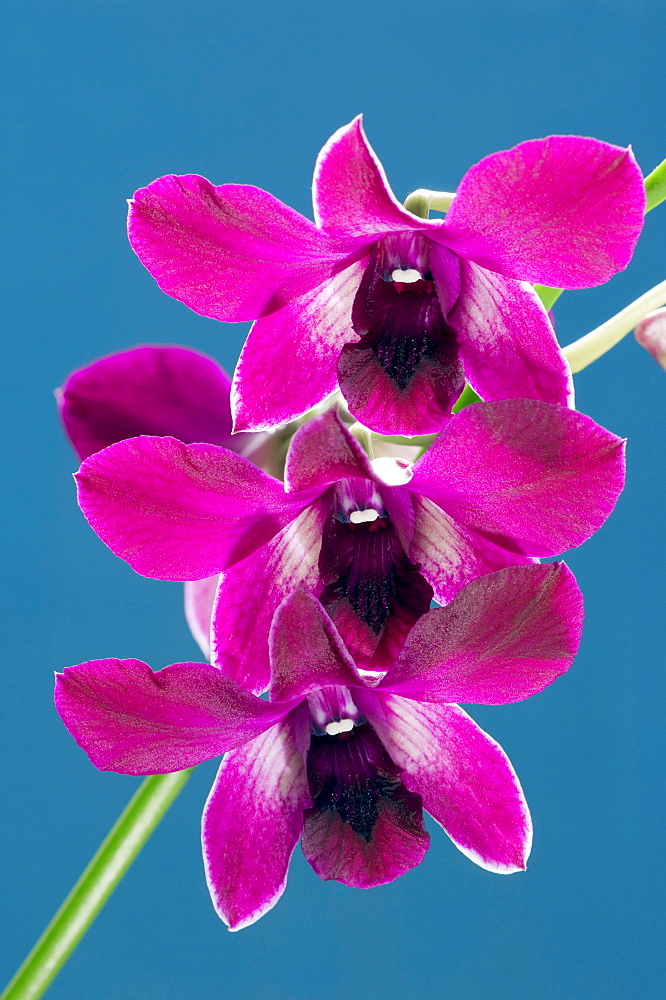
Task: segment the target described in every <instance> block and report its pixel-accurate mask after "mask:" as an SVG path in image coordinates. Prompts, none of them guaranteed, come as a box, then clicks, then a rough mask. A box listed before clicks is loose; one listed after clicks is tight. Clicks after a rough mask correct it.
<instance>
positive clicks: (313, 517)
mask: <svg viewBox="0 0 666 1000" xmlns="http://www.w3.org/2000/svg"><path fill="white" fill-rule="evenodd" d="M327 516H328V506H326V509H324V507H323V506H322V504H320V503H314V504H312V505H311V506H310V507H306V508H305V510H304V511H302V512H301V513H300V514H299V516H298V517H296V518H295V519H294V520H293V521H292V522H291V523H290V524H288V525H287V526H286V527H285V528H283V530H282V531H281V532H280V533H279V534H277V535H276V536H275V538H273V539H271V541H269V542H267V543H266V545H264V546H263V547H262V548H260V549H258V550H257V551H256V552H254V553H253V554H252V555H251V556H248V558H247V559H244V560H243V561H242V562H239V563H236V565H235V566H232V567H231V568H230V569H228V570H227V571H226V572H225V573H223V574H222V578H221V580H220V585H219V588H218V592H217V599H216V602H215V608H214V611H213V625H212V647H213V648H212V656H213V662H214V663H217V665H218V666H220V667H221V668H222V669H223V670H224V672H225V673H227V674H230V675H231V676H232V677H235V678H236V680H237V681H239V682H240V683H241V684H242V685H243V686H244V687H246V688H249V689H250V690H252V691H255V692H257V693H259V692H262V691H265V690H266V688H267V687H268V684H269V681H270V665H269V659H268V635H269V631H270V627H271V622H272V620H273V615H274V613H275V609H276V608H277V607H278V605H279V604H280V603H281V602H282V600H283V599H284V598H285V597H287V596H288V595H289V594H292V593H293V592H294V591H295V590H296V589H297V588H298V587H299V586H301V585H302V586H304V587H305V588H306V589H307V590H311V591H313V590H316V589H319V588H321V580H320V575H319V566H318V562H319V551H320V548H321V538H322V531H323V526H324V522H325V519H326V517H327Z"/></svg>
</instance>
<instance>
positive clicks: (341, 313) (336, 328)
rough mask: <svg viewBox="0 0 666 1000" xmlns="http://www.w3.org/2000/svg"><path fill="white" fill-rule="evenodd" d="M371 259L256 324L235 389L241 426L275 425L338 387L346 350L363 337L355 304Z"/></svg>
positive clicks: (238, 427)
mask: <svg viewBox="0 0 666 1000" xmlns="http://www.w3.org/2000/svg"><path fill="white" fill-rule="evenodd" d="M366 261H367V258H362V259H361V260H358V261H356V262H355V263H354V264H352V265H351V266H350V267H348V268H346V269H345V270H344V271H340V272H339V273H338V274H336V275H334V276H332V277H330V278H327V279H326V281H324V282H322V283H320V284H318V285H317V286H316V287H314V288H311V289H309V290H308V291H306V292H303V293H302V294H301V295H299V296H295V297H294V298H293V300H292V301H290V302H289V303H287V304H286V305H285V306H283V308H281V309H279V310H278V311H277V312H273V313H271V314H270V315H269V316H264V317H263V318H262V319H258V320H257V322H256V323H254V324H253V326H252V328H251V330H250V333H249V334H248V338H247V340H246V341H245V346H244V347H243V350H242V352H241V356H240V358H239V360H238V364H237V365H236V372H235V375H234V381H233V385H232V390H231V408H232V413H233V415H234V427H235V428H236V430H240V431H245V430H265V429H269V428H271V427H275V426H276V425H278V424H281V423H285V422H286V421H288V420H292V419H293V418H294V417H298V416H300V415H301V414H302V413H304V412H305V411H306V410H309V409H310V408H311V407H313V406H316V405H317V404H318V403H321V401H322V400H324V399H325V398H326V397H327V396H329V395H330V394H331V393H332V392H334V391H335V389H336V388H337V384H338V375H337V363H338V356H339V354H340V350H341V349H342V347H343V345H344V344H346V343H349V342H350V341H353V340H357V339H358V337H357V334H355V333H354V328H353V326H352V321H351V310H352V305H353V302H354V296H355V295H356V291H357V289H358V286H359V283H360V280H361V276H362V274H363V271H364V268H365V266H366Z"/></svg>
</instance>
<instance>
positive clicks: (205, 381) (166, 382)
mask: <svg viewBox="0 0 666 1000" xmlns="http://www.w3.org/2000/svg"><path fill="white" fill-rule="evenodd" d="M230 387H231V383H230V379H229V376H228V375H227V373H226V372H225V371H224V370H223V369H222V368H220V366H219V365H218V363H217V362H216V361H214V360H213V359H212V358H209V357H208V356H207V355H205V354H200V353H199V352H198V351H191V350H189V349H188V348H185V347H134V348H132V349H131V350H129V351H120V352H119V353H118V354H111V355H109V356H108V357H106V358H100V359H99V360H98V361H93V363H92V364H90V365H86V366H85V368H79V369H78V370H77V371H75V372H72V374H71V375H70V376H69V378H68V379H67V380H66V381H65V383H64V385H63V386H62V388H61V389H59V390H58V391H57V393H56V398H57V400H58V408H59V410H60V416H61V418H62V422H63V424H64V427H65V431H66V433H67V435H68V437H69V439H70V441H71V442H72V444H73V446H74V448H75V450H76V453H77V454H78V456H79V458H81V459H84V458H87V457H88V456H89V455H93V454H94V453H95V452H96V451H101V449H102V448H106V447H107V446H108V445H110V444H114V443H115V442H116V441H123V440H124V439H125V438H131V437H138V436H139V435H140V434H152V435H159V436H170V437H175V438H178V439H179V440H180V441H184V442H185V443H187V444H190V443H192V442H193V441H206V442H208V443H209V444H218V445H222V446H223V447H225V448H230V449H231V451H235V452H239V453H240V452H242V451H243V450H245V449H246V448H247V447H251V446H252V444H253V442H254V435H249V434H237V435H235V436H233V437H232V434H231V411H230V408H229V392H230Z"/></svg>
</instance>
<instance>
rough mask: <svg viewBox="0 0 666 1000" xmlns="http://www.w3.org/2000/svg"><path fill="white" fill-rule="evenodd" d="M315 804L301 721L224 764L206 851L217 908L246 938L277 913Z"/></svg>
mask: <svg viewBox="0 0 666 1000" xmlns="http://www.w3.org/2000/svg"><path fill="white" fill-rule="evenodd" d="M309 803H310V799H309V796H308V790H307V780H306V775H305V764H304V762H303V758H302V756H301V754H300V753H299V750H298V745H297V738H296V734H295V732H294V719H293V717H290V718H287V719H285V720H284V721H283V722H281V723H279V724H278V725H276V726H274V727H273V728H272V729H270V730H269V731H268V732H266V733H264V734H263V735H262V736H259V737H258V738H257V739H255V740H252V742H251V743H248V744H246V745H245V746H244V747H241V748H240V749H239V750H234V751H232V752H231V753H229V754H227V756H226V757H225V758H224V760H223V761H222V764H221V765H220V770H219V772H218V775H217V778H216V780H215V784H214V785H213V788H212V790H211V793H210V795H209V797H208V801H207V802H206V807H205V809H204V814H203V821H202V844H203V855H204V865H205V868H206V880H207V882H208V888H209V891H210V895H211V898H212V900H213V905H214V907H215V909H216V910H217V912H218V914H219V915H220V917H221V918H222V920H224V922H225V923H226V924H227V926H228V927H229V930H232V931H239V930H241V929H242V928H243V927H247V926H248V925H249V924H253V923H254V922H255V920H258V919H259V917H261V916H263V915H264V913H266V911H267V910H270V909H271V907H273V906H275V904H276V903H277V901H278V899H279V898H280V896H281V895H282V893H283V892H284V889H285V886H286V884H287V870H288V868H289V861H290V859H291V855H292V853H293V850H294V847H295V846H296V844H297V842H298V838H299V837H300V835H301V829H302V827H303V809H304V808H306V807H307V806H308V805H309Z"/></svg>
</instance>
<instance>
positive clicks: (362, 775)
mask: <svg viewBox="0 0 666 1000" xmlns="http://www.w3.org/2000/svg"><path fill="white" fill-rule="evenodd" d="M581 625H582V599H581V595H580V592H579V590H578V587H577V586H576V583H575V581H574V578H573V576H572V575H571V573H570V572H569V571H568V570H567V568H566V567H565V566H564V565H563V564H559V565H558V564H551V565H539V566H534V565H533V566H521V567H512V568H510V569H506V570H501V571H499V572H498V573H493V574H490V575H488V576H485V577H483V578H482V579H480V580H477V581H475V582H474V583H472V584H470V585H469V586H467V587H466V588H465V589H464V590H463V591H461V592H460V594H459V595H458V597H456V599H455V600H454V601H453V603H452V604H451V605H450V606H449V607H448V608H440V609H437V610H435V611H429V612H428V613H427V614H426V615H424V616H423V617H422V618H421V619H420V621H419V622H418V623H417V625H416V626H415V627H414V629H413V630H412V631H411V633H410V634H409V637H408V639H407V642H406V643H405V646H404V648H403V650H402V653H401V655H400V657H399V658H398V660H397V662H396V663H395V665H394V666H393V667H392V669H391V670H390V671H389V672H388V673H387V674H386V676H385V677H384V678H383V679H382V680H381V681H380V682H379V684H377V685H376V686H374V687H373V686H370V685H369V684H368V683H367V682H366V681H365V680H364V679H363V678H362V676H361V675H360V674H359V672H358V669H357V666H356V664H355V663H354V661H353V659H352V658H351V657H350V655H349V653H348V651H347V649H346V648H345V646H344V644H343V642H342V639H341V638H340V635H339V633H338V632H337V630H336V628H335V626H334V625H333V623H332V622H331V620H330V618H329V617H328V616H327V615H326V613H325V611H324V610H323V608H322V607H321V605H320V604H319V602H318V601H317V600H316V598H314V597H312V596H311V595H309V594H307V593H306V592H305V591H304V590H302V589H299V590H297V591H295V592H294V593H293V594H292V595H291V596H290V597H289V598H287V599H286V600H285V601H284V602H283V604H282V605H281V606H280V607H279V608H278V610H277V612H276V615H275V620H274V623H273V628H272V630H271V636H270V650H271V666H272V672H271V690H270V700H269V701H264V700H262V699H260V698H257V697H255V696H254V695H252V694H250V693H249V692H248V691H246V690H245V689H244V688H243V687H242V686H241V685H239V684H238V683H237V682H236V681H234V680H233V679H232V678H231V677H229V676H228V675H227V674H225V673H224V672H223V671H222V670H220V669H218V668H216V667H214V666H211V665H209V664H196V663H176V664H173V665H172V666H169V667H165V668H164V669H163V670H161V671H159V672H158V673H153V672H152V671H151V669H150V667H148V666H147V665H146V664H145V663H142V662H140V661H138V660H113V659H107V660H93V661H90V662H88V663H82V664H79V665H78V666H75V667H70V668H69V669H67V670H65V671H64V673H63V674H61V675H58V677H57V682H56V695H55V699H56V706H57V708H58V711H59V713H60V715H61V717H62V719H63V721H64V723H65V725H66V726H67V728H68V729H69V731H70V733H71V734H72V735H73V736H74V738H75V739H76V741H77V743H78V744H79V745H80V746H81V747H82V748H83V749H84V750H85V751H86V753H88V755H89V756H90V759H91V760H92V762H93V764H95V765H96V767H98V768H100V769H102V770H111V771H117V772H120V773H122V774H133V775H142V774H161V773H166V772H171V771H176V770H181V769H183V768H186V767H191V766H192V765H194V764H198V763H200V762H201V761H204V760H207V759H209V758H211V757H214V756H217V755H218V754H221V753H223V752H225V751H226V752H227V756H226V757H225V759H224V760H223V762H222V765H221V767H220V770H219V773H218V776H217V779H216V781H215V784H214V786H213V789H212V791H211V793H210V796H209V799H208V802H207V804H206V808H205V812H204V817H203V832H202V839H203V852H204V859H205V866H206V875H207V879H208V885H209V888H210V892H211V896H212V899H213V903H214V905H215V908H216V909H217V912H218V913H219V915H220V916H221V917H222V919H223V920H224V921H225V922H226V923H227V924H228V926H229V927H230V928H231V929H232V930H239V929H240V928H242V927H245V926H247V925H248V924H251V923H253V922H254V921H256V920H257V919H259V917H261V916H262V915H263V914H264V913H265V912H266V911H267V910H268V909H270V908H271V907H272V906H274V905H275V903H276V902H277V900H278V899H279V897H280V896H281V894H282V892H283V891H284V888H285V885H286V880H287V870H288V867H289V861H290V858H291V854H292V852H293V850H294V847H295V846H296V844H297V842H298V840H299V838H301V844H302V848H303V851H304V853H305V856H306V858H307V859H308V861H309V862H310V864H311V865H312V867H313V869H314V870H315V872H316V873H317V874H318V875H319V876H320V877H321V878H322V879H337V880H338V881H340V882H344V883H346V884H347V885H350V886H355V887H359V888H369V887H371V886H375V885H380V884H383V883H385V882H389V881H392V880H393V879H395V878H397V877H398V876H399V875H402V874H403V873H404V872H406V871H408V870H409V869H410V868H413V867H414V866H415V865H417V864H419V862H421V861H422V860H423V857H424V855H425V853H426V851H427V848H428V843H429V837H428V834H427V833H426V831H425V829H424V827H423V817H422V808H424V809H426V810H427V811H428V812H429V813H430V814H431V815H432V816H433V817H434V819H435V820H437V822H438V823H439V824H440V825H441V826H442V827H443V828H444V830H445V831H446V832H447V833H448V835H449V837H450V838H451V839H452V840H453V842H454V844H455V845H456V846H457V847H458V848H459V849H460V850H461V851H462V852H463V853H464V854H466V855H467V856H468V857H469V858H471V859H472V860H473V861H475V862H476V863H477V864H479V865H481V867H483V868H486V869H488V870H490V871H494V872H499V873H509V872H515V871H519V870H521V869H524V868H525V865H526V861H527V857H528V855H529V852H530V846H531V837H532V828H531V821H530V816H529V812H528V809H527V805H526V803H525V800H524V797H523V794H522V790H521V788H520V785H519V783H518V779H517V778H516V775H515V772H514V771H513V768H512V767H511V764H510V763H509V761H508V759H507V757H506V756H505V754H504V752H503V751H502V749H501V748H500V747H499V746H498V744H497V743H495V742H494V740H492V739H491V738H490V737H489V736H487V735H486V733H484V732H483V731H482V730H481V729H480V728H479V727H478V726H477V725H476V724H475V723H474V722H473V721H472V719H471V718H470V717H469V716H468V715H467V714H466V713H465V712H463V711H462V709H461V708H459V707H458V705H457V704H455V702H457V701H463V702H466V703H477V704H493V705H497V704H505V703H507V702H512V701H519V700H521V699H523V698H527V697H529V696H530V695H532V694H534V693H536V692H537V691H540V690H542V689H543V688H544V687H545V686H546V685H547V684H550V683H551V682H552V681H553V680H554V679H555V678H556V677H558V676H559V675H560V674H562V673H563V672H564V671H566V670H567V669H568V668H569V666H570V664H571V661H572V658H573V656H574V655H575V653H576V650H577V648H578V643H579V639H580V630H581Z"/></svg>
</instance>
